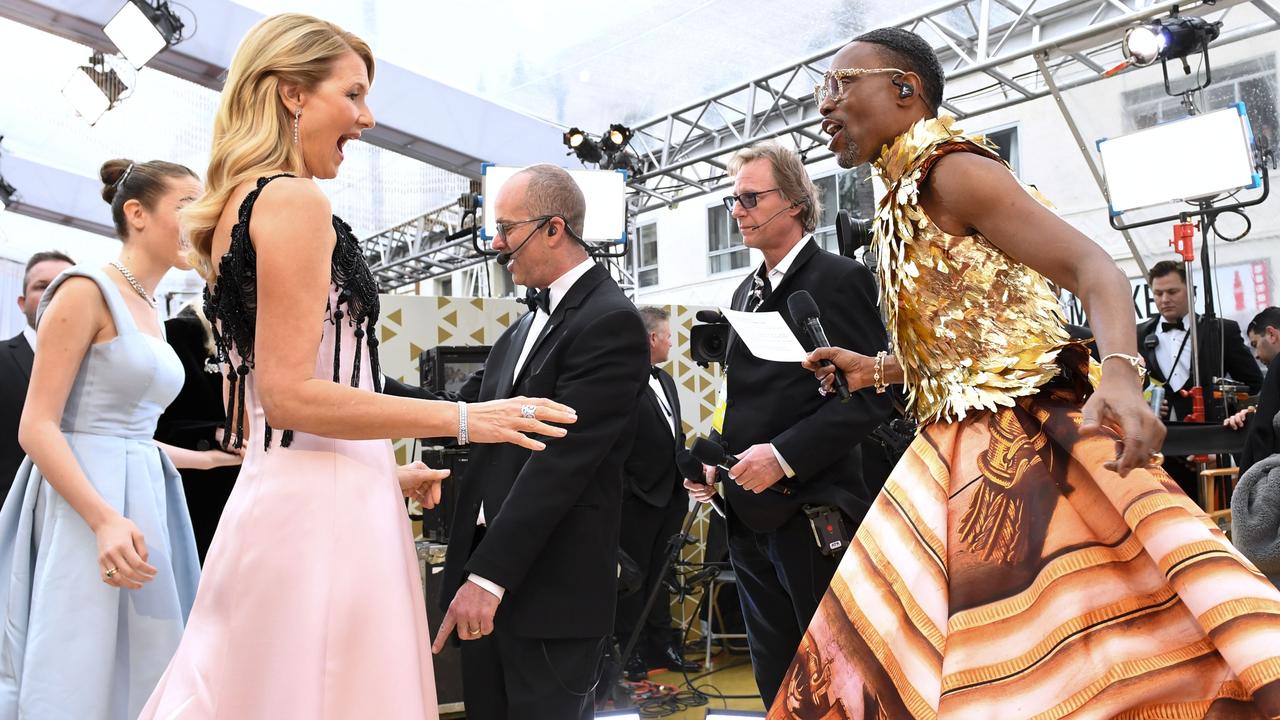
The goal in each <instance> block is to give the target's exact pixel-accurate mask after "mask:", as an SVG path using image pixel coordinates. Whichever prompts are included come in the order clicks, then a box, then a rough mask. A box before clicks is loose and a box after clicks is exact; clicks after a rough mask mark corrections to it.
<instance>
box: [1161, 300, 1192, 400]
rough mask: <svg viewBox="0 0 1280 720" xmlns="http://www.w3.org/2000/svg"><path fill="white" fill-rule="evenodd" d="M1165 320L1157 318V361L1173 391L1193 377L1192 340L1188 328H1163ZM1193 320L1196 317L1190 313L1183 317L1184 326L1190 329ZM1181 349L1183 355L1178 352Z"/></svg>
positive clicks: (1180, 387)
mask: <svg viewBox="0 0 1280 720" xmlns="http://www.w3.org/2000/svg"><path fill="white" fill-rule="evenodd" d="M1163 322H1165V319H1164V318H1163V317H1162V318H1159V319H1157V320H1156V327H1155V331H1156V362H1157V363H1159V364H1160V372H1161V373H1163V374H1164V376H1165V378H1167V379H1168V381H1169V384H1168V388H1169V390H1170V391H1171V392H1172V391H1176V390H1181V389H1182V388H1183V387H1184V386H1185V385H1186V384H1187V381H1188V380H1190V379H1191V340H1190V339H1189V338H1188V337H1187V334H1188V331H1187V330H1178V329H1173V330H1162V329H1161V323H1163ZM1193 322H1195V319H1194V318H1193V316H1191V315H1190V314H1188V315H1186V316H1185V317H1183V318H1182V324H1183V327H1186V328H1187V329H1188V330H1189V329H1190V324H1191V323H1193ZM1179 349H1181V350H1182V353H1181V355H1179V354H1178V350H1179ZM1175 359H1176V360H1177V363H1176V364H1175V362H1174V361H1175Z"/></svg>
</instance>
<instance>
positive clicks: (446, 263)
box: [365, 0, 1280, 289]
mask: <svg viewBox="0 0 1280 720" xmlns="http://www.w3.org/2000/svg"><path fill="white" fill-rule="evenodd" d="M1277 1H1278V0H1217V2H1207V1H1205V0H1200V1H1195V0H1193V1H1192V2H1181V3H1179V2H1173V1H1171V0H1166V1H1162V2H1149V1H1144V0H1084V1H1076V0H946V1H945V2H941V3H939V4H937V5H934V6H933V7H931V8H930V9H928V10H925V11H923V12H919V13H916V14H914V15H912V16H910V17H908V18H905V19H903V20H901V21H899V22H897V23H894V24H895V25H897V26H899V27H903V28H906V29H908V30H912V31H914V32H917V33H919V34H920V35H922V36H923V37H925V38H926V39H928V40H930V41H931V42H933V44H934V47H935V49H936V50H937V52H938V56H939V60H941V62H942V65H943V68H944V69H945V70H946V71H947V94H946V97H945V98H944V101H943V103H942V104H943V107H944V108H945V110H946V111H947V112H949V113H951V114H954V115H956V116H957V117H960V118H965V117H971V116H975V115H981V114H982V113H986V112H991V111H994V110H999V109H1002V108H1007V107H1010V106H1012V105H1017V104H1019V103H1023V102H1026V101H1028V100H1033V99H1036V98H1040V97H1044V96H1048V95H1050V94H1051V92H1050V85H1049V83H1047V82H1046V80H1045V77H1044V76H1043V75H1042V74H1041V73H1040V68H1039V65H1038V63H1037V58H1040V59H1041V60H1042V61H1043V62H1044V63H1045V66H1046V67H1047V68H1048V70H1049V73H1050V77H1051V80H1052V83H1053V84H1054V85H1055V86H1056V87H1057V88H1058V89H1059V90H1068V89H1071V88H1075V87H1079V86H1081V85H1085V84H1087V83H1091V82H1095V81H1097V80H1101V79H1103V77H1104V75H1103V73H1104V72H1106V71H1107V70H1108V69H1109V68H1112V67H1114V66H1116V65H1118V64H1119V63H1120V62H1121V60H1122V59H1123V58H1122V54H1121V49H1120V42H1121V39H1122V37H1123V34H1124V30H1125V29H1126V28H1128V27H1129V26H1131V25H1133V24H1136V23H1138V22H1141V21H1143V20H1148V19H1151V18H1156V17H1160V16H1163V15H1167V14H1169V12H1170V11H1171V10H1173V8H1174V6H1175V5H1176V6H1177V7H1178V10H1179V12H1181V13H1183V14H1196V15H1202V16H1204V17H1206V18H1207V19H1209V20H1221V21H1223V22H1224V32H1223V33H1222V36H1221V37H1220V38H1219V39H1218V41H1217V42H1216V43H1215V45H1223V44H1226V43H1229V42H1234V41H1238V40H1243V39H1246V38H1250V37H1253V36H1255V35H1258V34H1261V33H1264V32H1268V31H1271V30H1274V29H1276V28H1277V27H1280V6H1278V5H1277ZM1246 6H1251V7H1253V8H1255V9H1256V10H1257V12H1256V13H1253V17H1252V18H1246V19H1245V20H1244V21H1243V22H1239V21H1236V20H1235V19H1234V18H1232V17H1231V16H1230V15H1231V13H1233V12H1235V13H1240V11H1241V9H1242V8H1243V7H1246ZM838 50H839V47H832V48H828V49H827V50H824V51H823V52H821V53H818V54H816V55H813V56H811V57H808V58H805V59H803V60H801V61H799V62H797V63H794V64H792V65H789V66H787V67H784V68H781V69H779V70H776V71H774V72H771V73H769V74H767V75H764V76H762V77H759V78H756V79H754V80H751V81H750V82H747V83H744V84H742V85H738V86H736V87H733V88H730V89H728V90H725V91H724V92H721V93H717V94H716V95H714V96H712V97H710V98H707V99H705V100H702V101H700V102H697V103H694V104H691V105H687V106H685V107H682V108H680V109H678V110H675V111H673V112H670V113H667V114H664V115H662V116H659V117H657V118H654V119H652V120H649V121H647V122H645V123H642V124H640V125H637V126H636V127H635V128H634V131H635V135H634V136H633V137H632V139H631V147H632V149H633V150H635V151H636V152H637V153H638V155H639V157H640V164H641V171H640V173H639V174H638V175H636V177H635V178H634V179H632V180H631V181H630V183H629V184H630V187H631V188H632V190H633V191H634V192H633V196H632V198H631V202H630V207H631V209H632V212H633V213H635V214H639V213H644V212H648V211H652V210H656V209H659V208H663V207H667V206H669V205H672V204H674V203H676V202H678V201H680V200H684V199H690V198H694V197H697V196H699V195H705V194H708V193H711V192H714V191H716V190H718V189H722V188H724V187H727V186H728V185H729V182H728V181H727V179H726V177H725V165H726V163H727V161H728V159H729V156H730V155H732V154H733V152H734V151H736V150H738V149H740V148H744V147H747V146H749V145H751V144H752V143H754V142H757V141H759V140H763V139H766V138H778V139H779V140H781V141H782V142H784V144H787V143H789V144H790V145H791V146H793V147H795V148H796V150H797V151H799V152H800V154H801V157H802V158H804V160H805V161H806V162H809V163H812V162H817V161H818V160H822V159H825V158H828V157H830V156H831V152H830V151H828V150H827V148H826V138H825V137H823V136H821V135H820V133H819V131H818V125H819V121H820V117H819V115H818V112H817V107H816V106H815V105H814V102H813V86H814V85H816V84H817V83H818V82H819V80H820V79H821V77H822V74H823V72H825V71H826V69H827V67H828V66H829V65H830V63H831V58H832V56H833V55H835V53H836V51H838ZM454 207H456V206H448V207H446V208H441V209H438V210H434V211H432V212H430V213H427V214H425V215H423V216H422V217H419V218H415V219H413V220H411V221H409V222H407V223H404V224H402V225H398V226H396V227H394V228H391V229H389V230H386V231H383V232H381V233H378V234H376V235H374V236H372V237H370V238H369V239H368V240H366V241H365V247H366V254H367V256H368V257H369V260H370V263H371V264H372V265H373V266H374V271H375V273H376V274H377V277H378V280H379V282H380V283H382V286H383V287H384V289H391V288H395V287H400V286H403V285H407V284H410V283H413V282H418V281H421V280H426V279H431V278H434V277H439V276H441V275H444V274H446V273H449V272H452V271H454V270H458V269H462V268H466V267H470V266H473V265H477V264H480V263H483V262H485V260H486V258H483V257H478V256H476V255H475V253H474V251H473V250H472V249H471V248H470V247H469V245H470V239H469V238H468V239H465V240H454V241H446V240H443V238H446V237H448V236H449V235H450V234H451V233H453V232H457V230H458V229H459V226H457V225H456V223H455V224H449V222H448V220H447V217H450V216H449V215H448V212H447V211H448V210H449V208H454ZM441 218H446V219H443V220H442V219H441ZM613 265H614V273H615V275H616V276H618V277H619V278H620V279H621V280H622V282H623V283H624V284H626V285H629V286H634V283H635V278H634V277H633V276H632V273H630V272H629V271H628V269H627V267H626V266H625V264H624V263H613Z"/></svg>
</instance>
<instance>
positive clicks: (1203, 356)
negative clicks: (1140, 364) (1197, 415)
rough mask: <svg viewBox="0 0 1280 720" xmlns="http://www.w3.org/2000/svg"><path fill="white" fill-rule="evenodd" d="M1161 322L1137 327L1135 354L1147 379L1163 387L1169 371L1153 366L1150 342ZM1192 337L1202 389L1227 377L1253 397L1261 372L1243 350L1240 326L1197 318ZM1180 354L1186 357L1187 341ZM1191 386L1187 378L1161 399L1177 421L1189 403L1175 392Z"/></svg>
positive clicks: (1150, 320)
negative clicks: (1143, 364)
mask: <svg viewBox="0 0 1280 720" xmlns="http://www.w3.org/2000/svg"><path fill="white" fill-rule="evenodd" d="M1161 322H1162V319H1161V318H1160V316H1159V315H1157V316H1156V317H1153V318H1148V319H1146V320H1143V321H1142V322H1140V323H1138V352H1140V353H1141V354H1142V357H1143V359H1144V360H1146V361H1147V372H1148V373H1149V374H1150V376H1151V377H1152V378H1154V379H1155V380H1159V381H1160V382H1162V383H1166V384H1167V383H1168V378H1167V377H1165V371H1166V370H1172V368H1163V367H1160V364H1159V363H1158V362H1156V349H1155V345H1154V343H1153V342H1152V341H1153V340H1154V339H1155V337H1156V333H1157V332H1159V330H1160V323H1161ZM1196 334H1197V335H1198V339H1199V343H1200V362H1199V363H1198V364H1199V365H1200V382H1201V383H1202V384H1203V385H1204V386H1206V387H1207V386H1208V385H1209V383H1211V382H1213V378H1215V377H1225V376H1230V377H1231V379H1233V380H1235V381H1236V382H1239V383H1243V384H1245V385H1248V386H1249V392H1250V393H1251V394H1252V393H1257V392H1258V390H1260V389H1261V388H1262V372H1261V371H1259V370H1258V363H1257V361H1256V360H1254V358H1253V355H1252V354H1250V353H1249V349H1248V348H1247V347H1246V346H1245V344H1244V339H1243V337H1242V336H1241V335H1240V325H1239V324H1238V323H1236V321H1235V320H1228V319H1226V318H1215V319H1214V320H1213V322H1210V321H1209V320H1208V319H1207V318H1204V317H1201V316H1200V315H1197V316H1196ZM1183 352H1184V353H1186V354H1188V355H1190V353H1191V341H1190V340H1188V341H1187V348H1186V349H1185V350H1184V351H1183ZM1192 382H1194V379H1193V378H1188V379H1187V383H1186V385H1185V386H1184V387H1180V388H1169V392H1167V393H1166V395H1165V397H1166V398H1167V399H1168V401H1169V407H1171V408H1173V410H1174V412H1176V413H1177V415H1178V417H1179V418H1182V417H1186V416H1187V415H1188V414H1189V413H1190V412H1191V408H1192V401H1191V398H1189V397H1182V396H1181V395H1178V394H1177V391H1179V390H1184V389H1186V388H1187V387H1190V386H1191V383H1192ZM1165 419H1167V418H1165Z"/></svg>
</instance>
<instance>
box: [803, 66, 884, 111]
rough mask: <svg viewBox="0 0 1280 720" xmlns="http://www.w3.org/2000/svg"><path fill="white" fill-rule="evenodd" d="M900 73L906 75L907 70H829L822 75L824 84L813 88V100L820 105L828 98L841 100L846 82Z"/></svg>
mask: <svg viewBox="0 0 1280 720" xmlns="http://www.w3.org/2000/svg"><path fill="white" fill-rule="evenodd" d="M884 72H887V73H898V74H899V75H905V74H906V71H905V70H899V69H898V68H845V69H843V70H828V71H826V72H825V73H823V74H822V82H820V83H818V84H817V85H814V86H813V99H814V100H816V101H817V103H818V104H819V105H821V104H822V103H823V102H825V101H826V99H827V98H829V97H831V98H836V99H839V98H841V97H843V96H844V81H845V80H852V79H854V78H858V77H862V76H863V75H872V74H874V73H884Z"/></svg>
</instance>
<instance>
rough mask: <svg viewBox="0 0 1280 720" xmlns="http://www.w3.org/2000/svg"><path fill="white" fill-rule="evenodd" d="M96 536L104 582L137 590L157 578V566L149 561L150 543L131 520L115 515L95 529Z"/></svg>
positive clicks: (99, 569)
mask: <svg viewBox="0 0 1280 720" xmlns="http://www.w3.org/2000/svg"><path fill="white" fill-rule="evenodd" d="M94 535H96V536H97V539H98V571H99V574H100V576H101V577H102V582H104V583H106V584H108V585H110V586H112V587H118V588H128V589H130V590H137V589H138V588H141V587H142V586H143V584H144V583H148V582H151V581H152V580H153V579H154V578H155V576H156V569H155V568H154V567H152V566H151V565H148V564H147V543H146V541H145V540H144V539H143V537H142V531H141V530H139V529H138V526H137V525H134V524H133V521H132V520H130V519H129V518H127V517H125V516H123V515H120V514H116V515H115V516H114V517H112V518H109V519H108V520H106V521H104V522H102V523H101V524H99V525H98V527H96V528H94Z"/></svg>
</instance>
